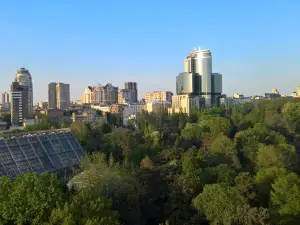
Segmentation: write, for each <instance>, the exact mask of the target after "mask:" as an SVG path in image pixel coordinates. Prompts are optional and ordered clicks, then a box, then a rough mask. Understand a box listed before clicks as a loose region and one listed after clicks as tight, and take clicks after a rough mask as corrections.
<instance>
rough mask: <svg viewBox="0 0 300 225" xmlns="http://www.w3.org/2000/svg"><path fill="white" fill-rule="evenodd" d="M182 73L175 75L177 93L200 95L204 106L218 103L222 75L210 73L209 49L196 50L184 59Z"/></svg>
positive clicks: (210, 57) (210, 59) (210, 58)
mask: <svg viewBox="0 0 300 225" xmlns="http://www.w3.org/2000/svg"><path fill="white" fill-rule="evenodd" d="M184 71H185V72H184V73H180V74H179V75H178V76H177V77H176V92H177V94H190V95H192V96H201V98H202V99H203V103H202V104H205V106H208V107H209V106H211V105H218V99H219V97H220V95H221V93H222V75H221V74H219V73H212V56H211V52H210V50H200V48H199V50H196V49H194V50H193V51H192V52H190V53H189V55H188V56H187V58H186V59H185V60H184Z"/></svg>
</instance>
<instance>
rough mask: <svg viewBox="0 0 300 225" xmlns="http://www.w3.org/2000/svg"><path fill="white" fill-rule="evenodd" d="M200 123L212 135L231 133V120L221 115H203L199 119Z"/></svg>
mask: <svg viewBox="0 0 300 225" xmlns="http://www.w3.org/2000/svg"><path fill="white" fill-rule="evenodd" d="M199 125H200V127H201V128H203V130H204V132H209V133H210V134H211V136H212V137H216V136H218V135H219V134H220V133H222V134H223V135H226V136H227V135H229V133H230V128H231V127H230V121H229V120H228V119H227V118H224V117H220V116H203V117H201V118H200V119H199Z"/></svg>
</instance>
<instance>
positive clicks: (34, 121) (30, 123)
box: [23, 117, 41, 128]
mask: <svg viewBox="0 0 300 225" xmlns="http://www.w3.org/2000/svg"><path fill="white" fill-rule="evenodd" d="M40 121H41V120H40V119H38V118H37V117H36V118H35V119H24V121H23V127H24V128H26V127H28V126H34V125H38V124H39V123H40Z"/></svg>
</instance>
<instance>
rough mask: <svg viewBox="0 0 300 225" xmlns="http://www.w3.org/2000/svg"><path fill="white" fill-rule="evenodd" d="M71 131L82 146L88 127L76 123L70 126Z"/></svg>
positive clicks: (81, 123)
mask: <svg viewBox="0 0 300 225" xmlns="http://www.w3.org/2000/svg"><path fill="white" fill-rule="evenodd" d="M71 131H72V132H73V133H74V134H75V137H76V138H77V140H78V141H79V142H80V144H82V145H84V144H85V143H86V141H87V138H88V127H87V125H86V124H85V123H83V122H80V121H76V122H75V123H72V125H71Z"/></svg>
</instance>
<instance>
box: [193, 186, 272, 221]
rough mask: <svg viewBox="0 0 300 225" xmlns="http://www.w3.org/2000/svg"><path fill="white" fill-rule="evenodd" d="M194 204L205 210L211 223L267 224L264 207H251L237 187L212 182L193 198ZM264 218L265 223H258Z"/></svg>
mask: <svg viewBox="0 0 300 225" xmlns="http://www.w3.org/2000/svg"><path fill="white" fill-rule="evenodd" d="M193 206H194V207H195V208H196V209H197V210H198V211H199V212H203V213H204V214H205V216H206V218H207V219H208V220H209V221H210V222H211V224H224V225H231V224H266V220H267V219H268V216H267V212H266V210H264V209H257V208H251V207H250V206H249V205H248V204H247V203H246V200H245V198H244V197H243V196H242V195H241V194H240V193H239V191H238V190H237V189H236V188H233V187H224V186H222V185H220V184H210V185H206V186H205V187H204V190H203V192H202V193H201V194H199V195H198V196H197V197H196V198H195V199H194V200H193ZM257 220H263V221H262V222H263V223H256V222H257Z"/></svg>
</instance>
